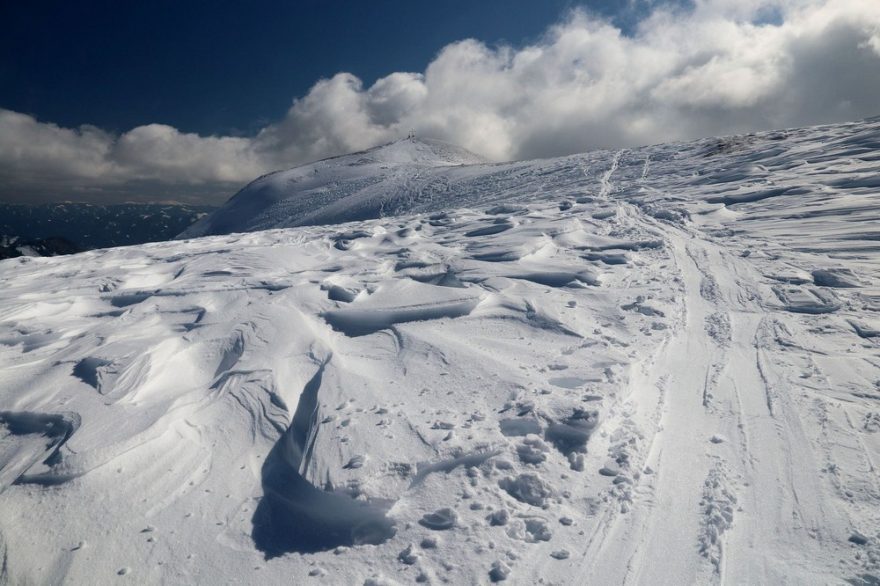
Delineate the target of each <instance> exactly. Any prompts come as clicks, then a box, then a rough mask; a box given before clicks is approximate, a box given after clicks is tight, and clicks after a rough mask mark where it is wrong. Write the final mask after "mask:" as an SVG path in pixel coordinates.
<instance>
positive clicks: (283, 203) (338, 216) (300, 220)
mask: <svg viewBox="0 0 880 586" xmlns="http://www.w3.org/2000/svg"><path fill="white" fill-rule="evenodd" d="M478 163H486V161H485V160H484V159H483V158H481V157H479V156H477V155H475V154H473V153H471V152H469V151H466V150H464V149H463V148H461V147H457V146H455V145H451V144H448V143H445V142H441V141H439V140H425V139H404V140H399V141H396V142H393V143H390V144H387V145H383V146H380V147H376V148H373V149H370V150H367V151H363V152H360V153H354V154H351V155H345V156H342V157H333V158H331V159H325V160H323V161H318V162H316V163H311V164H308V165H303V166H301V167H296V168H294V169H290V170H288V171H279V172H277V173H271V174H269V175H265V176H263V177H260V178H259V179H257V180H256V181H254V182H252V183H251V184H250V185H248V186H247V187H245V188H244V189H242V190H241V191H240V192H238V193H237V194H236V195H235V196H234V197H233V198H232V199H230V200H229V201H228V202H227V203H226V205H225V206H223V207H222V208H221V209H220V210H218V211H216V212H214V213H213V214H211V215H210V216H208V217H206V218H204V219H202V220H201V221H199V222H198V223H196V224H195V225H193V226H192V227H190V228H188V229H187V230H185V231H184V232H183V234H181V237H182V238H192V237H195V236H206V235H211V234H228V233H231V232H251V231H254V230H266V229H270V228H289V227H293V226H306V225H318V224H330V223H333V224H336V223H340V222H347V221H352V220H365V219H370V218H378V217H381V216H385V215H393V214H394V213H396V212H402V211H405V210H409V209H411V207H412V205H413V202H412V200H413V198H415V197H418V198H420V199H421V198H425V197H431V196H432V194H436V195H438V196H440V197H443V195H444V194H446V193H447V192H448V191H449V187H448V181H449V180H450V177H458V176H460V175H459V174H457V173H455V172H454V170H453V168H454V167H462V166H465V165H474V164H478Z"/></svg>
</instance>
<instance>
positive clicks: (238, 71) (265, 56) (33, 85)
mask: <svg viewBox="0 0 880 586" xmlns="http://www.w3.org/2000/svg"><path fill="white" fill-rule="evenodd" d="M621 5H627V3H626V2H615V1H613V0H597V1H593V2H572V1H570V0H540V1H537V0H479V1H474V0H444V1H442V2H420V1H415V0H370V1H369V2H354V1H348V2H344V1H339V0H335V1H334V0H323V1H322V0H300V1H296V2H278V1H275V2H270V1H266V0H257V1H251V2H239V1H227V0H210V1H200V0H174V1H170V0H150V1H145V2H128V1H119V0H111V1H94V0H78V1H69V0H68V1H64V2H49V1H40V0H32V1H29V2H17V1H11V0H10V1H5V2H2V3H0V22H2V23H3V31H4V33H3V34H2V35H0V107H2V108H7V109H10V110H15V111H18V112H24V113H28V114H31V115H33V116H35V117H37V118H38V119H40V120H45V121H51V122H54V123H56V124H59V125H62V126H67V127H70V126H78V125H81V124H94V125H96V126H99V127H101V128H103V129H106V130H111V131H117V132H122V131H125V130H128V129H130V128H132V127H135V126H138V125H140V124H148V123H152V122H161V123H165V124H170V125H173V126H175V127H177V128H178V129H180V130H182V131H188V132H198V133H201V134H243V135H250V134H253V133H254V132H256V131H257V130H258V129H259V128H260V127H261V126H263V125H265V123H266V122H267V121H270V120H275V119H278V118H280V117H281V116H282V115H283V114H284V112H285V111H286V110H287V108H288V107H289V105H290V103H291V100H292V99H293V98H294V97H297V96H302V95H304V94H305V93H306V92H307V91H308V89H309V88H310V87H311V86H312V85H313V84H314V82H315V81H317V80H318V79H319V78H321V77H328V76H331V75H333V74H334V73H337V72H339V71H349V72H352V73H354V74H355V75H357V76H359V77H360V78H361V79H363V80H364V82H365V83H367V84H368V85H369V84H370V83H372V81H374V80H375V79H376V78H378V77H382V76H384V75H386V74H388V73H390V72H393V71H423V70H424V68H425V66H426V65H427V64H428V62H430V60H431V58H432V57H433V56H434V55H435V54H436V52H437V51H438V50H439V49H441V48H442V47H443V46H444V45H446V44H447V43H449V42H451V41H455V40H459V39H463V38H468V37H474V38H478V39H480V40H483V41H486V42H488V43H497V42H509V43H513V44H514V45H521V44H523V43H527V42H529V41H530V40H534V39H536V38H537V37H538V36H539V35H540V34H541V33H542V32H543V31H544V30H545V29H546V27H547V26H548V25H549V24H552V23H553V22H556V21H557V20H559V18H560V16H561V15H563V14H564V13H565V12H566V11H567V10H568V9H570V8H572V7H573V6H586V7H588V8H589V9H590V10H592V11H593V12H595V13H598V14H602V15H604V16H607V17H610V18H614V19H615V22H617V23H618V24H619V25H622V26H624V27H625V26H626V25H627V24H628V22H632V20H633V14H631V11H629V10H625V11H624V12H623V13H621V12H620V8H619V7H620V6H621Z"/></svg>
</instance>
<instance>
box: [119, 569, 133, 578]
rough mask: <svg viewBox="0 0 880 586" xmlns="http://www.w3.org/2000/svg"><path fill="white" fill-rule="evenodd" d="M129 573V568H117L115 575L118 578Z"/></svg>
mask: <svg viewBox="0 0 880 586" xmlns="http://www.w3.org/2000/svg"><path fill="white" fill-rule="evenodd" d="M129 573H131V568H119V569H118V570H117V571H116V574H117V575H119V576H125V575H126V574H129Z"/></svg>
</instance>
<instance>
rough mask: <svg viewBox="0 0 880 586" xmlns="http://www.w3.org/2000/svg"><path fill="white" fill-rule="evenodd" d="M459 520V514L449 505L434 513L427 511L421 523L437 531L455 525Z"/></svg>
mask: <svg viewBox="0 0 880 586" xmlns="http://www.w3.org/2000/svg"><path fill="white" fill-rule="evenodd" d="M457 520H458V515H457V514H456V513H455V511H453V510H452V509H450V508H449V507H445V508H442V509H438V510H436V511H434V512H433V513H425V514H424V515H423V516H422V518H421V519H420V520H419V524H421V525H422V526H423V527H427V528H428V529H433V530H435V531H444V530H446V529H451V528H452V527H454V526H455V523H456V521H457Z"/></svg>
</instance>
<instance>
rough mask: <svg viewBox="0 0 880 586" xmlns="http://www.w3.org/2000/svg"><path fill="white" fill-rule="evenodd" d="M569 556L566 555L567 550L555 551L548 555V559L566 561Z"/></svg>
mask: <svg viewBox="0 0 880 586" xmlns="http://www.w3.org/2000/svg"><path fill="white" fill-rule="evenodd" d="M569 555H571V554H569V553H568V550H567V549H557V550H556V551H554V552H552V553H551V554H550V557H551V558H554V559H557V560H567V559H568V556H569Z"/></svg>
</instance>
